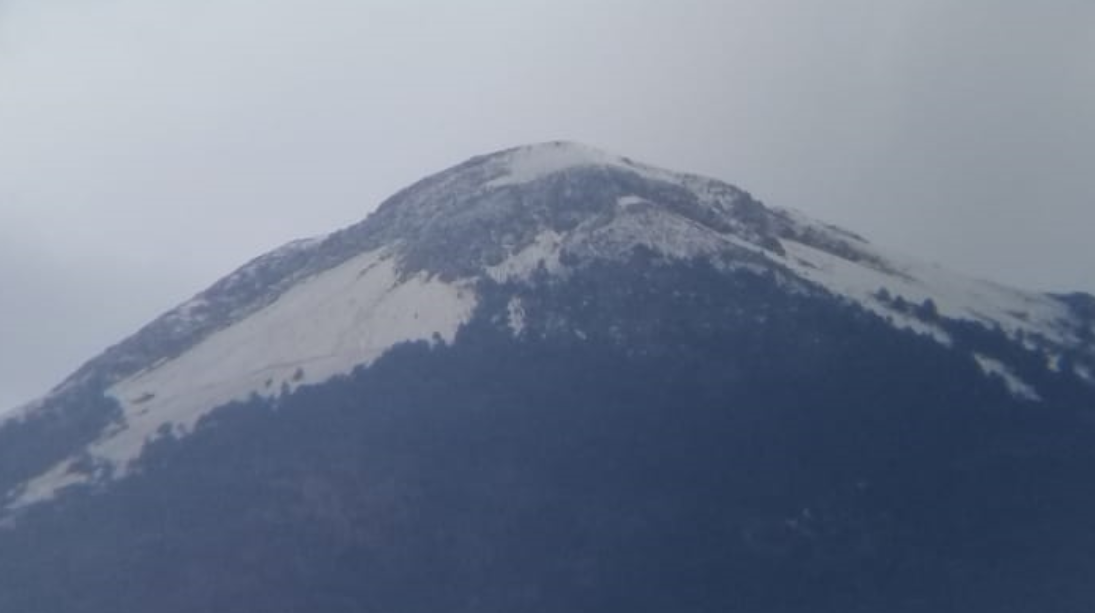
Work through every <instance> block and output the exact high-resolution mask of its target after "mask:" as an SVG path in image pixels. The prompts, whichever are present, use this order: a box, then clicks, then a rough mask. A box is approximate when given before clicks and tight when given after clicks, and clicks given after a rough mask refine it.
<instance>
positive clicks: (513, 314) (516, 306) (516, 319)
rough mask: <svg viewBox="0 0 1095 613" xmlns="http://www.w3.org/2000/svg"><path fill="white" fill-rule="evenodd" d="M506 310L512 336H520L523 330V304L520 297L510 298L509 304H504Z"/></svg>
mask: <svg viewBox="0 0 1095 613" xmlns="http://www.w3.org/2000/svg"><path fill="white" fill-rule="evenodd" d="M506 312H507V313H508V315H509V329H510V330H512V331H513V335H514V336H521V333H522V332H524V331H525V305H524V303H522V302H521V299H520V298H518V297H517V296H514V297H513V298H510V301H509V304H507V305H506Z"/></svg>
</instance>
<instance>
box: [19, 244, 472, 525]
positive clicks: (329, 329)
mask: <svg viewBox="0 0 1095 613" xmlns="http://www.w3.org/2000/svg"><path fill="white" fill-rule="evenodd" d="M476 302H477V299H476V296H475V293H474V291H473V289H472V288H471V287H470V285H466V284H460V283H456V284H449V283H445V282H442V281H440V280H438V279H436V278H430V277H427V276H426V275H425V274H424V273H422V274H419V275H417V276H414V277H411V278H409V279H401V278H400V276H399V271H398V270H397V267H396V262H395V258H393V257H390V256H388V255H386V254H385V253H383V252H379V251H377V252H371V253H366V254H364V255H361V256H358V257H356V258H354V259H351V260H349V261H348V262H346V263H344V264H342V265H340V266H338V267H336V268H333V269H331V270H329V271H326V272H323V273H321V274H319V275H316V276H314V277H312V278H310V279H307V280H305V281H303V282H301V283H299V284H298V285H297V286H295V287H294V288H292V289H291V290H289V291H288V292H286V293H285V294H283V295H282V296H281V297H280V298H279V299H278V300H277V301H275V302H274V303H272V304H271V305H269V306H267V307H265V308H264V309H262V310H260V311H258V312H256V313H254V314H252V315H251V316H249V317H247V318H245V319H243V320H241V321H239V322H237V323H235V324H233V325H231V326H229V327H227V328H225V329H223V330H220V331H218V332H216V333H214V334H213V335H211V336H209V337H207V338H206V339H205V340H203V341H202V342H201V343H199V344H198V345H196V346H195V347H193V348H192V349H190V350H189V351H187V352H186V353H184V354H183V355H181V356H179V357H178V358H176V359H173V360H170V361H167V362H164V363H162V364H159V365H157V366H155V367H153V368H151V369H149V370H146V371H143V372H141V373H138V374H136V375H134V376H132V377H130V378H128V379H125V380H123V381H121V382H119V383H117V384H116V385H114V386H113V387H111V388H110V389H109V391H108V393H109V394H110V395H112V396H113V397H114V398H116V399H117V400H118V401H119V402H120V403H121V404H122V406H123V408H124V410H125V420H126V427H124V428H122V429H120V430H118V431H116V432H113V433H108V434H106V435H104V436H103V438H101V439H100V440H99V441H97V442H95V443H94V444H93V445H92V446H91V447H90V449H89V451H90V455H91V457H92V458H94V459H97V460H106V461H108V462H110V463H111V464H113V465H114V467H115V469H116V471H117V472H116V474H119V475H120V474H124V472H125V470H126V465H127V463H128V462H129V461H131V460H133V459H135V458H136V457H137V456H138V455H139V454H140V452H141V448H142V446H143V445H144V443H145V442H146V441H147V440H148V439H149V438H151V437H153V436H154V435H155V434H156V432H157V430H158V429H159V428H160V427H161V426H163V425H165V424H171V425H172V427H173V428H175V429H177V430H178V429H182V430H184V431H185V430H190V429H192V428H193V426H194V424H196V423H197V421H198V419H200V418H201V417H202V416H203V415H205V414H207V413H208V412H210V411H211V410H213V409H215V408H217V407H219V406H222V405H224V404H226V403H229V402H232V401H236V400H246V399H247V398H248V397H250V396H251V395H252V394H258V395H260V396H266V397H271V396H276V395H277V394H279V393H280V391H281V389H282V387H283V386H288V387H290V388H296V387H298V386H300V385H303V384H308V383H318V382H322V381H325V380H327V379H330V378H331V377H334V376H336V375H343V374H348V373H350V372H351V371H352V370H353V369H354V368H355V367H357V366H359V365H365V364H369V363H371V362H372V361H373V360H375V359H377V358H378V357H380V355H381V354H383V353H384V352H385V351H386V350H387V349H389V348H391V347H392V346H394V345H396V344H398V343H400V342H404V341H414V340H427V341H429V340H431V339H433V338H435V335H436V337H439V338H441V339H442V340H444V341H445V342H450V341H451V340H452V339H453V337H454V336H455V334H456V332H457V329H458V328H459V327H460V326H461V325H462V324H463V323H465V322H466V321H467V320H468V318H470V316H471V314H472V311H473V310H474V308H475V306H476ZM67 464H68V462H66V463H65V465H64V466H60V467H56V468H54V469H53V470H52V471H50V472H49V473H47V474H45V475H43V476H41V477H39V478H38V479H36V480H34V481H33V482H31V483H30V484H29V485H28V487H27V488H26V491H25V493H24V494H23V495H22V496H21V497H20V498H19V499H18V500H17V501H16V503H15V504H16V506H20V505H23V504H29V503H32V502H36V501H39V500H43V499H44V498H48V497H49V496H50V495H52V493H53V492H55V491H56V490H57V489H58V488H59V487H63V486H64V485H68V484H70V483H71V482H72V480H73V479H77V477H75V476H73V475H70V474H66V473H67V468H66V466H67Z"/></svg>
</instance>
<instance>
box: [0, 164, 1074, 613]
mask: <svg viewBox="0 0 1095 613" xmlns="http://www.w3.org/2000/svg"><path fill="white" fill-rule="evenodd" d="M1093 307H1095V299H1092V298H1091V297H1090V296H1085V295H1070V296H1050V295H1041V294H1034V293H1029V292H1023V291H1019V290H1013V289H1010V288H1006V287H1002V286H999V285H995V284H992V283H987V282H982V281H976V280H971V279H965V278H963V277H961V276H960V275H954V274H951V273H948V272H946V271H943V270H941V269H938V268H937V267H933V266H930V265H926V264H923V263H920V262H917V261H915V260H912V259H910V258H905V257H900V256H896V255H893V254H890V253H888V252H886V251H885V250H883V249H880V248H878V247H875V246H873V245H871V244H869V243H868V242H866V241H865V240H864V239H863V238H861V237H858V236H856V235H854V234H852V233H849V232H846V231H844V230H841V229H838V228H833V227H831V226H827V225H825V224H822V223H819V222H816V221H813V220H810V219H808V218H806V217H804V216H802V215H800V214H798V213H795V212H793V211H789V210H783V209H774V208H769V207H766V206H764V205H762V204H761V203H759V202H758V201H756V200H755V199H754V198H753V197H752V196H750V195H749V194H747V193H746V192H744V191H741V190H739V189H737V188H734V187H732V186H730V185H727V184H725V183H721V182H719V181H715V180H711V179H706V178H702V177H696V176H692V175H686V174H679V173H672V172H668V171H664V170H659V169H654V168H650V167H647V166H644V165H641V164H638V163H636V162H633V161H631V160H628V159H626V158H622V157H618V156H613V155H610V154H607V153H603V152H599V151H596V150H593V149H590V148H587V147H584V146H580V145H574V144H568V143H549V144H546V145H536V146H530V147H524V148H519V149H514V150H508V151H504V152H500V153H496V154H492V155H488V156H482V157H478V158H474V159H472V160H469V161H468V162H465V163H464V164H461V165H459V166H457V167H454V168H453V169H450V170H447V171H445V172H442V173H440V174H438V175H435V176H433V177H430V178H427V179H425V180H423V181H421V182H419V183H418V184H416V185H414V186H411V187H409V188H407V189H406V190H404V191H402V192H400V193H399V194H397V195H395V196H393V197H392V198H391V199H389V200H388V201H387V202H385V203H384V204H383V205H381V206H380V207H379V209H378V210H377V211H376V212H375V213H374V214H373V215H371V216H370V217H369V218H367V219H366V220H365V221H363V222H362V223H360V224H358V225H355V226H352V227H350V228H347V229H345V230H342V231H339V232H336V233H334V234H331V235H329V236H327V237H323V238H319V239H313V240H309V241H302V242H297V243H293V244H290V245H288V246H286V247H284V248H282V249H279V250H277V251H275V252H273V253H271V254H268V255H266V256H263V257H261V258H259V259H257V260H255V261H253V262H251V263H250V264H248V265H246V266H244V267H243V268H242V269H240V270H239V271H237V272H235V273H233V274H232V275H230V276H229V277H227V278H225V279H224V280H222V281H220V282H218V283H217V284H215V285H214V286H212V287H211V288H210V289H209V290H207V291H206V292H204V293H202V294H201V295H199V296H197V297H195V298H194V299H193V300H192V301H190V302H188V303H187V304H185V305H183V306H181V307H179V308H178V309H175V310H174V311H172V312H170V313H168V314H166V315H165V316H163V317H162V318H160V319H158V320H157V321H155V322H153V323H152V324H150V325H149V326H148V327H146V328H145V329H143V330H141V331H140V332H138V333H137V334H136V335H134V336H133V337H131V338H129V339H127V340H125V341H123V342H122V343H121V344H119V345H118V346H116V347H114V348H111V349H110V350H108V351H107V352H105V353H104V354H103V355H102V356H99V357H98V358H96V359H94V360H92V361H90V362H89V363H88V364H87V365H86V366H84V367H83V368H82V369H81V370H80V371H78V372H77V373H76V374H74V375H73V376H72V377H71V378H70V379H69V380H67V381H66V382H64V383H63V384H62V385H61V386H59V387H58V388H57V389H56V390H54V391H53V392H52V393H51V394H49V395H48V396H46V397H44V398H43V399H42V400H40V401H39V402H37V403H35V404H34V405H32V406H31V407H28V408H26V409H24V410H23V411H21V413H20V414H17V415H15V416H13V417H11V418H9V419H8V421H7V422H6V423H5V424H4V426H3V427H2V428H0V486H3V487H4V488H5V489H6V490H7V491H8V498H7V508H8V513H9V518H8V522H9V530H8V531H7V532H5V533H0V552H7V553H0V566H3V568H4V569H5V570H4V571H3V572H0V588H4V587H5V586H16V585H23V586H39V587H27V588H21V589H14V588H13V589H9V590H5V589H0V605H3V606H2V607H0V608H3V609H4V610H9V609H10V610H26V611H35V610H41V611H54V610H57V611H62V610H63V611H77V610H86V611H99V610H104V611H105V610H112V611H126V610H134V611H137V610H153V609H154V610H163V611H171V610H179V611H184V610H189V611H192V610H205V609H208V610H232V609H238V608H239V607H240V606H242V605H241V604H240V603H244V602H245V603H247V606H249V607H251V608H255V607H258V608H259V609H261V610H264V611H277V610H284V611H303V610H332V611H336V610H372V609H377V610H404V611H436V610H451V611H460V610H468V611H493V610H498V611H504V610H527V611H535V610H545V611H551V610H586V609H589V610H636V611H640V610H651V611H654V610H657V611H664V610H667V609H673V608H678V609H684V610H697V611H704V610H711V611H715V610H718V611H723V610H727V607H731V606H739V607H741V606H744V607H745V610H753V611H799V610H811V611H819V610H833V611H851V610H863V611H876V610H892V611H910V612H911V611H928V610H931V611H939V610H956V611H957V610H979V609H976V608H974V609H969V608H966V609H962V608H957V607H959V605H960V603H961V602H962V600H963V598H967V599H972V600H970V602H972V603H975V604H976V605H977V606H982V607H983V606H986V603H990V602H991V603H992V605H993V606H994V607H995V609H993V610H1000V611H1006V610H1016V611H1019V610H1030V609H1029V607H1030V606H1033V604H1038V605H1039V606H1040V607H1041V608H1042V609H1043V610H1060V611H1077V613H1078V612H1079V611H1082V610H1086V609H1084V608H1083V607H1082V606H1080V605H1077V604H1075V603H1082V604H1092V603H1095V597H1092V596H1091V594H1088V593H1087V592H1085V591H1084V590H1083V588H1082V585H1080V583H1078V581H1077V580H1076V577H1077V576H1080V575H1083V573H1084V572H1085V571H1088V570H1092V569H1093V567H1092V565H1091V564H1090V563H1088V562H1085V561H1084V554H1083V552H1084V551H1085V547H1086V545H1085V543H1088V542H1090V541H1089V538H1090V536H1091V535H1092V534H1095V532H1093V530H1092V528H1093V526H1092V525H1091V522H1090V520H1087V519H1086V518H1087V517H1090V516H1091V515H1085V513H1087V512H1088V511H1091V510H1095V503H1093V502H1095V501H1093V500H1092V496H1091V494H1089V493H1088V492H1087V488H1086V487H1085V486H1084V485H1083V484H1085V483H1086V474H1088V471H1089V470H1090V468H1091V467H1092V466H1093V465H1092V459H1093V458H1092V453H1093V452H1092V451H1091V450H1095V433H1093V432H1092V423H1095V422H1093V421H1092V419H1091V414H1090V410H1091V409H1092V407H1093V406H1095V385H1093V383H1092V380H1091V373H1092V371H1093V358H1095V355H1093V353H1092V348H1091V343H1090V340H1091V338H1092V335H1093V327H1092V326H1093V320H1095V317H1093V315H1095V308H1093ZM123 477H124V478H123ZM112 542H116V543H121V544H122V545H120V546H118V547H112V546H111V545H110V543H112ZM36 543H37V544H38V545H37V546H36V545H35V544H36ZM43 543H45V544H50V546H42V545H41V544H43ZM688 552H693V553H688ZM1008 552H1022V554H1021V555H1018V554H1014V553H1012V554H1009V553H1008ZM74 555H75V556H76V557H75V558H74V559H76V560H77V561H76V562H64V560H66V559H70V558H72V556H74ZM689 556H695V557H692V558H690V557H689ZM653 560H657V561H658V563H657V564H655V563H654V562H653ZM62 563H64V564H70V565H71V567H72V568H74V569H77V570H78V571H79V572H77V573H76V574H75V575H73V576H70V577H68V578H67V579H66V581H68V582H70V583H69V585H68V587H69V592H70V593H73V594H84V595H90V596H88V597H87V598H86V599H84V600H82V601H80V602H76V601H73V600H71V599H69V598H68V597H67V596H64V595H58V594H50V593H48V592H49V590H48V589H46V588H44V587H41V586H47V585H48V581H47V580H46V576H47V575H48V573H49V571H48V569H50V568H56V567H57V565H58V564H62ZM1039 565H1041V566H1039ZM1046 565H1049V566H1048V567H1047V566H1046ZM240 566H242V567H254V568H255V572H254V573H251V574H250V575H248V576H247V577H240V576H239V574H238V573H233V572H231V569H232V568H234V567H240ZM936 567H945V568H946V569H947V570H937V569H936ZM1046 568H1051V569H1052V570H1045V569H1046ZM1039 569H1041V570H1039ZM952 571H953V572H952ZM165 574H166V575H169V576H173V577H176V579H177V581H175V582H174V583H169V584H165V583H164V581H163V579H158V578H157V577H161V576H164V575H165ZM728 576H736V577H740V578H741V579H740V580H734V581H730V580H727V579H726V577H728ZM1019 576H1026V577H1028V578H1029V580H1030V581H1031V583H1030V588H1029V590H1028V593H1026V594H1025V595H1023V594H1017V593H1016V592H1015V590H1014V589H1013V586H1010V583H1009V582H1011V581H1012V580H1013V579H1014V578H1015V577H1019ZM5 582H6V583H5ZM425 582H429V583H431V585H432V587H431V589H429V590H425V591H423V590H418V589H416V588H415V587H414V586H420V585H422V584H423V583H425ZM781 582H783V583H784V584H786V585H792V586H794V588H795V590H792V593H787V594H783V593H782V592H784V591H786V590H784V589H783V588H782V587H781ZM963 583H968V584H971V585H973V586H974V587H973V588H970V589H971V592H970V594H972V595H971V596H968V597H966V596H961V595H960V594H958V593H957V592H958V591H959V589H960V586H961V585H962V584H963ZM119 585H124V586H125V587H124V588H123V587H119ZM624 586H628V587H627V588H626V589H625V587H624ZM40 587H41V589H40ZM107 587H113V588H114V591H111V590H110V589H107ZM918 589H919V590H920V594H921V595H920V596H919V598H920V600H918V596H917V593H918ZM1055 589H1056V591H1054V590H1055ZM420 592H423V593H420ZM796 594H797V595H796ZM1051 594H1053V595H1052V597H1051V596H1050V595H1051ZM92 596H93V597H92ZM807 596H809V598H807ZM36 599H37V600H36ZM796 599H806V600H802V601H801V602H799V601H798V600H796ZM811 599H812V600H811ZM1051 599H1052V602H1050V600H1051ZM35 602H38V604H37V605H33V603H35ZM42 603H49V604H42ZM196 603H198V604H196ZM258 603H261V606H259V604H258ZM733 603H738V605H733ZM742 603H745V604H742ZM918 603H919V604H918ZM1070 603H1072V604H1070ZM1050 604H1052V605H1053V606H1056V607H1057V608H1056V609H1053V608H1052V607H1050V606H1048V605H1050ZM746 605H748V606H746ZM1073 605H1075V606H1073ZM33 606H37V607H38V608H37V609H35V608H33ZM970 606H973V604H971V605H970ZM1019 606H1026V607H1028V608H1027V609H1023V608H1014V607H1019ZM810 607H813V608H810ZM827 607H828V608H827ZM880 607H881V608H880ZM1007 607H1013V608H1011V609H1009V608H1007ZM1069 607H1073V608H1069ZM985 610H987V609H985Z"/></svg>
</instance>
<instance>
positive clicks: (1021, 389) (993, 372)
mask: <svg viewBox="0 0 1095 613" xmlns="http://www.w3.org/2000/svg"><path fill="white" fill-rule="evenodd" d="M973 358H974V359H975V360H977V365H978V366H980V367H981V371H982V372H984V373H985V374H986V375H988V376H997V377H1000V378H1001V379H1002V380H1003V381H1004V385H1005V386H1007V388H1008V391H1009V392H1011V395H1012V396H1015V397H1016V398H1018V399H1020V400H1027V401H1030V402H1041V401H1042V397H1041V396H1040V395H1039V394H1038V391H1037V390H1035V389H1034V388H1033V387H1032V386H1031V385H1030V384H1028V383H1027V382H1025V381H1023V380H1022V379H1020V378H1019V377H1018V376H1016V374H1015V373H1014V372H1012V370H1011V369H1010V368H1008V366H1007V365H1006V364H1004V363H1003V362H1001V361H999V360H994V359H992V358H990V357H988V356H985V355H982V354H980V353H975V354H973Z"/></svg>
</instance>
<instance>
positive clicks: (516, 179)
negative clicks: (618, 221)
mask: <svg viewBox="0 0 1095 613" xmlns="http://www.w3.org/2000/svg"><path fill="white" fill-rule="evenodd" d="M501 163H502V165H503V167H502V169H501V170H502V174H501V175H500V176H498V177H496V178H495V179H493V180H491V181H489V182H487V184H486V187H488V188H498V187H506V186H510V185H521V184H524V183H530V182H532V181H535V180H537V179H542V178H544V177H547V176H550V175H553V174H556V173H559V172H564V171H567V170H570V169H572V168H579V167H598V166H602V167H612V168H618V169H623V170H627V171H630V172H634V173H638V174H640V175H642V176H644V177H647V178H650V179H654V180H660V181H672V182H675V183H680V184H683V183H684V180H685V179H686V178H687V176H686V175H680V174H677V173H672V172H669V171H666V170H661V169H658V168H652V167H649V166H645V165H643V164H637V163H635V162H633V161H631V160H629V159H627V158H624V157H620V156H618V155H613V154H611V153H607V152H605V151H601V150H599V149H596V148H594V147H589V146H587V145H582V144H579V143H570V142H554V143H544V144H539V145H530V146H528V147H520V148H518V149H514V150H513V151H510V152H509V153H508V155H506V156H503V158H502V159H501Z"/></svg>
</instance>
